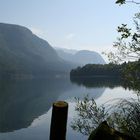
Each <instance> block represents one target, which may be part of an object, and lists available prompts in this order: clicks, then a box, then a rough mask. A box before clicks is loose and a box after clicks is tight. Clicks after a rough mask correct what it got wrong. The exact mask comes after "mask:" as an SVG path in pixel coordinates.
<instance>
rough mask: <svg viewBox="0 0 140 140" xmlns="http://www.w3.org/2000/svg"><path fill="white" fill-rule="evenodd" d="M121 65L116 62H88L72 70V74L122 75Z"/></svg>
mask: <svg viewBox="0 0 140 140" xmlns="http://www.w3.org/2000/svg"><path fill="white" fill-rule="evenodd" d="M121 69H122V68H121V65H116V64H112V63H110V64H105V65H101V64H87V65H85V66H83V67H78V68H77V69H74V70H72V71H71V72H70V75H71V76H109V77H111V76H115V77H118V76H121Z"/></svg>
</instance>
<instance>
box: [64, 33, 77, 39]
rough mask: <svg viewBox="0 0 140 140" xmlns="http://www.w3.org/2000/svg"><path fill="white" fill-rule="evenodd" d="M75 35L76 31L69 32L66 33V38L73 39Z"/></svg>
mask: <svg viewBox="0 0 140 140" xmlns="http://www.w3.org/2000/svg"><path fill="white" fill-rule="evenodd" d="M74 37H75V34H74V33H69V34H67V35H66V39H68V40H70V39H73V38H74Z"/></svg>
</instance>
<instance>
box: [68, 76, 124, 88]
mask: <svg viewBox="0 0 140 140" xmlns="http://www.w3.org/2000/svg"><path fill="white" fill-rule="evenodd" d="M70 80H71V82H72V83H76V84H77V85H83V86H86V87H88V88H93V87H98V88H99V87H109V88H114V87H119V86H122V85H124V83H123V81H122V80H121V79H120V78H117V77H91V78H88V77H70Z"/></svg>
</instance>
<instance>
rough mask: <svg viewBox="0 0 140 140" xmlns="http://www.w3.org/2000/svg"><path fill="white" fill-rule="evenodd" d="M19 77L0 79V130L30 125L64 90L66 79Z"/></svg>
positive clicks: (66, 83) (7, 130)
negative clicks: (7, 79) (19, 78)
mask: <svg viewBox="0 0 140 140" xmlns="http://www.w3.org/2000/svg"><path fill="white" fill-rule="evenodd" d="M60 81H61V79H46V80H20V81H19V80H18V81H2V82H1V83H0V132H9V131H13V130H17V129H21V128H26V127H28V126H29V125H30V124H31V123H32V121H33V120H34V119H35V118H37V117H38V116H40V115H42V114H44V113H46V112H47V111H48V110H49V108H50V107H51V105H52V102H54V101H56V100H57V98H58V97H59V96H60V94H61V93H62V91H64V90H66V89H67V88H68V86H70V85H69V83H68V82H66V81H68V80H67V79H63V80H62V81H61V82H60Z"/></svg>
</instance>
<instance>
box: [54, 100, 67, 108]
mask: <svg viewBox="0 0 140 140" xmlns="http://www.w3.org/2000/svg"><path fill="white" fill-rule="evenodd" d="M53 105H54V106H56V107H67V106H68V103H67V102H65V101H57V102H55V103H53Z"/></svg>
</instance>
